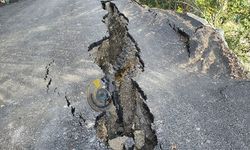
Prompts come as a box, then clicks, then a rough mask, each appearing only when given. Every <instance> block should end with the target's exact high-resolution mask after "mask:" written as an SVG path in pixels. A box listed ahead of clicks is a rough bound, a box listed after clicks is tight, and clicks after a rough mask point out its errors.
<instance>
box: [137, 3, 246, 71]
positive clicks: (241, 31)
mask: <svg viewBox="0 0 250 150" xmlns="http://www.w3.org/2000/svg"><path fill="white" fill-rule="evenodd" d="M140 2H141V3H142V4H146V5H148V6H149V7H159V8H163V9H171V10H175V11H177V12H181V13H184V12H191V13H194V14H196V15H198V16H200V17H202V18H204V19H206V20H207V21H208V22H209V23H210V24H211V25H213V26H214V27H216V28H220V29H223V30H224V33H225V38H226V41H227V43H228V46H229V48H230V49H231V50H232V51H233V52H234V53H235V54H236V55H237V56H238V57H239V58H240V60H241V62H242V63H243V65H244V67H245V68H246V69H247V70H249V71H250V42H249V41H250V1H249V0H140Z"/></svg>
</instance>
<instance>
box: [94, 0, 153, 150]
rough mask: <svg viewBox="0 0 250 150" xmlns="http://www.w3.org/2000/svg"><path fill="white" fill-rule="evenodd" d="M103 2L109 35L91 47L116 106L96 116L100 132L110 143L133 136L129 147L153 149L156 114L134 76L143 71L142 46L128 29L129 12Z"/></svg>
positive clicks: (99, 135) (98, 133)
mask: <svg viewBox="0 0 250 150" xmlns="http://www.w3.org/2000/svg"><path fill="white" fill-rule="evenodd" d="M102 6H103V9H104V10H107V11H108V13H107V14H106V15H105V16H104V18H103V22H104V23H105V24H106V25H107V27H108V33H109V37H105V38H103V39H102V40H101V41H98V42H96V43H93V44H91V45H90V47H89V51H90V53H91V55H92V56H93V57H94V59H95V62H96V63H97V64H98V65H99V66H100V68H101V69H102V70H103V72H104V74H105V77H104V79H105V80H106V81H107V84H108V87H109V89H108V90H109V91H110V92H111V93H112V99H113V104H114V107H113V108H111V109H110V110H108V111H106V112H103V113H102V114H100V115H99V116H98V117H97V118H96V130H97V136H98V137H99V138H100V139H102V141H104V142H105V143H107V144H109V145H110V146H112V142H110V141H112V139H113V140H114V139H117V138H119V137H123V138H124V139H125V141H124V146H126V144H125V143H126V141H127V140H128V139H131V138H133V142H132V143H134V144H132V145H130V146H128V147H134V146H135V147H136V148H137V149H153V148H154V147H155V146H156V145H157V137H156V134H155V131H154V130H153V129H152V126H151V124H152V123H153V122H154V116H153V115H152V114H151V112H150V110H149V108H148V106H147V104H146V102H145V101H146V98H147V97H146V95H145V94H144V92H143V91H142V89H141V88H140V87H139V85H138V83H137V82H136V81H135V80H134V79H133V77H135V76H136V74H137V73H138V72H142V71H144V62H143V60H142V59H141V57H140V49H139V47H138V46H137V43H136V41H135V40H134V39H133V37H132V36H131V35H130V34H129V32H128V29H127V24H128V22H129V20H128V19H127V18H126V16H125V15H124V14H122V13H120V12H119V10H118V9H117V7H116V6H115V4H114V3H112V2H104V1H103V2H102Z"/></svg>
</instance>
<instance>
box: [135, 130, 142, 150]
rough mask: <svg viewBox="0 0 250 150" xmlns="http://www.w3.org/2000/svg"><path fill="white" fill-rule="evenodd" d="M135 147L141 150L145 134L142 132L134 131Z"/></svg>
mask: <svg viewBox="0 0 250 150" xmlns="http://www.w3.org/2000/svg"><path fill="white" fill-rule="evenodd" d="M134 139H135V147H136V148H137V149H142V147H143V146H144V144H145V133H144V132H143V131H142V130H136V131H134Z"/></svg>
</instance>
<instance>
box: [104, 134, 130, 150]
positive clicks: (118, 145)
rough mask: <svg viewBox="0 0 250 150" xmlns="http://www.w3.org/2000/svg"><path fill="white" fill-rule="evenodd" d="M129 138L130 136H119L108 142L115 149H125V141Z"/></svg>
mask: <svg viewBox="0 0 250 150" xmlns="http://www.w3.org/2000/svg"><path fill="white" fill-rule="evenodd" d="M127 140H128V137H126V136H122V137H117V138H114V139H112V140H109V141H108V144H109V146H110V148H112V149H113V150H123V147H124V146H125V142H126V141H127Z"/></svg>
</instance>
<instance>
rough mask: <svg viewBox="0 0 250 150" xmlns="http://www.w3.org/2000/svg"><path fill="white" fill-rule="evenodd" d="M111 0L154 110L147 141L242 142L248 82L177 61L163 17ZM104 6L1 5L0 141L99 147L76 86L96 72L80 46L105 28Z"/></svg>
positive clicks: (87, 1)
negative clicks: (137, 54) (124, 22)
mask: <svg viewBox="0 0 250 150" xmlns="http://www.w3.org/2000/svg"><path fill="white" fill-rule="evenodd" d="M115 3H116V4H117V7H118V9H119V10H120V11H121V12H122V13H124V15H125V16H127V17H128V19H129V20H130V22H129V32H130V34H131V35H132V36H133V37H134V39H135V40H136V42H137V43H138V46H139V47H140V49H141V50H142V52H141V56H142V59H143V60H144V62H145V72H143V73H141V74H140V75H138V76H137V78H136V80H137V81H138V83H139V84H140V86H141V88H142V89H143V90H144V92H145V93H146V94H147V96H148V106H149V107H150V110H151V112H152V113H153V115H154V117H155V123H154V128H155V129H156V131H157V136H158V146H157V147H156V149H161V148H162V149H170V147H171V145H173V144H176V146H177V149H246V150H247V149H250V138H249V137H250V127H249V126H250V92H249V89H250V82H249V81H235V80H231V79H213V78H211V77H210V76H209V75H206V74H199V73H190V72H189V71H188V70H183V69H180V68H179V67H178V65H179V64H182V63H186V62H187V60H188V54H187V51H186V45H185V43H184V42H183V40H182V38H181V36H180V35H179V34H178V33H176V32H175V31H174V30H173V29H172V28H171V27H170V26H169V24H168V23H167V19H171V18H170V17H169V18H168V16H166V15H164V14H160V13H159V12H158V13H154V12H153V11H148V10H147V9H144V8H141V7H139V6H138V5H136V4H134V3H131V2H129V1H127V0H121V1H115ZM105 14H106V11H104V10H102V7H101V3H100V2H99V1H97V0H84V1H83V0H64V1H62V0H53V1H51V0H22V1H19V2H17V3H13V4H11V5H6V6H3V7H0V70H1V71H0V131H1V132H0V149H105V146H103V144H102V143H100V142H99V141H98V139H97V138H96V136H95V129H94V123H95V117H96V116H97V115H98V114H97V113H95V112H94V111H92V110H91V108H90V107H89V106H88V104H87V103H86V91H85V89H86V86H87V83H88V82H90V81H91V80H92V79H95V78H99V77H101V76H102V72H101V70H100V68H99V67H98V66H97V65H96V64H95V63H94V62H93V60H92V58H90V57H89V54H88V52H87V50H88V46H89V45H90V44H91V43H93V42H96V41H98V40H100V39H102V37H104V36H105V35H107V28H106V26H105V24H103V23H102V22H101V20H102V17H103V16H104V15H105ZM48 70H49V71H48ZM46 74H47V75H46ZM65 96H66V98H65ZM66 99H68V101H69V102H70V106H69V107H68V106H67V101H66ZM71 107H73V108H75V112H74V113H73V114H74V116H73V115H72V113H71V112H72V108H71ZM79 114H81V116H83V119H82V118H80V117H79Z"/></svg>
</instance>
